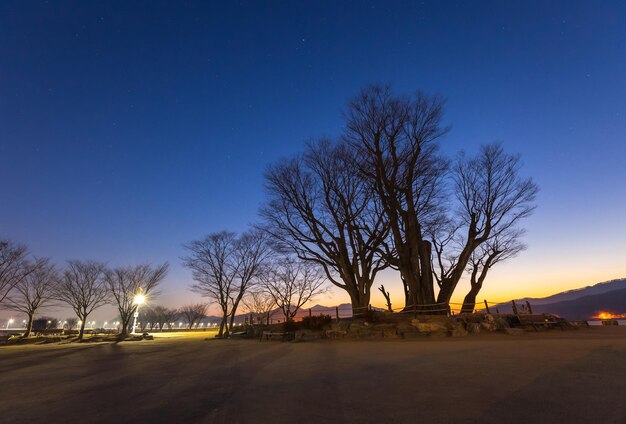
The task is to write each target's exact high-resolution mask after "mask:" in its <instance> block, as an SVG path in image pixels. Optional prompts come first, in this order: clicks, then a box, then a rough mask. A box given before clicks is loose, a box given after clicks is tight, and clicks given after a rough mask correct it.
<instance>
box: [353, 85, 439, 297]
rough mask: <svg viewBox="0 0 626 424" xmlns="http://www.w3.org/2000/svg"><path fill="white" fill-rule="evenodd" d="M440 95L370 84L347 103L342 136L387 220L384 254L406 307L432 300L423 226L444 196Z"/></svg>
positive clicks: (427, 244)
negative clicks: (400, 286) (407, 93)
mask: <svg viewBox="0 0 626 424" xmlns="http://www.w3.org/2000/svg"><path fill="white" fill-rule="evenodd" d="M443 104H444V102H443V100H442V99H440V98H438V97H431V96H428V95H426V94H424V93H421V92H417V93H415V94H414V95H413V96H410V97H409V96H401V95H396V94H394V93H393V91H392V90H391V88H389V87H383V86H370V87H367V88H366V89H364V90H363V91H362V92H361V93H360V94H359V95H357V96H356V97H355V98H354V99H353V100H352V101H351V102H350V103H349V106H348V110H347V113H346V116H347V123H346V130H345V134H344V137H345V139H346V140H347V142H348V143H349V144H350V146H351V147H352V148H353V149H354V151H355V152H357V153H358V154H359V161H358V164H359V170H360V171H361V174H362V176H363V177H364V178H366V179H367V181H369V183H370V185H371V187H372V188H373V189H374V190H375V192H376V194H377V197H378V199H379V200H380V203H381V205H382V209H383V211H384V213H385V215H386V219H387V220H388V225H389V227H390V232H391V243H390V245H391V248H389V249H387V250H386V255H385V258H386V260H387V261H388V262H389V264H390V265H391V266H392V267H393V268H394V269H397V270H398V271H399V272H400V276H401V279H402V282H403V285H404V291H405V304H406V307H414V306H416V305H426V304H434V303H435V291H434V283H433V273H432V268H431V257H432V245H431V242H430V241H429V239H428V237H427V236H426V235H427V231H428V228H429V226H430V225H431V221H433V220H434V219H435V217H436V216H437V215H438V214H439V213H440V207H441V202H442V201H443V199H444V198H445V190H444V185H445V181H444V178H445V175H446V170H447V165H448V163H447V161H446V160H445V159H443V158H442V157H441V156H440V155H439V154H438V141H439V139H440V138H441V137H442V136H443V135H444V134H445V133H446V132H447V128H446V127H444V126H442V124H441V119H442V116H443Z"/></svg>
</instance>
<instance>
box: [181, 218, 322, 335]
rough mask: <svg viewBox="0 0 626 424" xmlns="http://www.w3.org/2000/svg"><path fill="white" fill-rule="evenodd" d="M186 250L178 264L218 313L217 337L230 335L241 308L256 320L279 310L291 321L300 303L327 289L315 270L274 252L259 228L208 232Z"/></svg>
mask: <svg viewBox="0 0 626 424" xmlns="http://www.w3.org/2000/svg"><path fill="white" fill-rule="evenodd" d="M185 248H186V250H187V252H188V255H187V256H185V257H184V258H183V263H184V264H185V266H187V267H188V268H189V269H190V270H191V271H192V274H193V278H194V280H195V284H193V285H192V286H191V290H192V291H194V292H196V293H199V294H200V295H202V296H204V297H206V298H209V299H210V300H211V301H212V302H214V303H215V304H216V305H217V306H218V307H219V310H220V312H221V316H222V319H221V321H220V327H219V332H218V337H227V336H228V334H229V333H230V332H232V329H233V325H234V320H235V316H236V314H237V311H238V310H241V309H240V307H241V306H242V305H243V306H244V307H245V309H246V310H247V311H248V312H251V313H252V314H253V315H254V316H256V317H257V318H259V317H261V316H265V315H266V314H267V313H268V312H270V311H271V310H273V309H274V308H279V309H280V310H281V311H282V312H283V314H284V316H285V319H286V320H291V319H293V317H294V316H295V315H296V313H297V312H298V310H299V309H300V308H301V307H302V305H304V304H305V303H306V302H308V301H309V300H311V299H312V298H313V297H315V296H317V295H319V294H321V293H323V292H325V291H326V289H327V287H326V286H325V282H326V277H325V275H324V274H323V272H322V270H321V268H320V267H318V266H317V265H316V264H314V263H311V262H307V261H302V260H299V259H298V258H296V257H294V256H293V255H289V254H286V253H283V252H280V251H278V250H277V249H276V248H275V246H274V245H273V243H272V239H271V238H270V237H268V235H267V233H266V232H264V231H263V230H260V229H254V230H251V231H248V232H246V233H243V234H241V235H237V234H235V233H232V232H227V231H222V232H219V233H212V234H209V235H208V236H206V237H205V238H204V239H201V240H195V241H192V242H190V243H188V244H187V245H185Z"/></svg>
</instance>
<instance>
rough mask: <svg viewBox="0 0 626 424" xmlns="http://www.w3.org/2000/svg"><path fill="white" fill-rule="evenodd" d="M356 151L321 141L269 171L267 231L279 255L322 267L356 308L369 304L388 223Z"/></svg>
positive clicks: (264, 213)
mask: <svg viewBox="0 0 626 424" xmlns="http://www.w3.org/2000/svg"><path fill="white" fill-rule="evenodd" d="M355 160H356V157H355V155H354V149H353V148H351V147H349V146H348V145H346V144H345V143H343V142H338V143H334V142H331V141H329V140H321V141H319V142H317V143H310V144H308V145H307V148H306V151H305V153H304V155H302V156H297V157H295V158H292V159H290V160H286V161H283V162H280V163H278V164H276V165H274V166H272V167H270V168H269V169H268V171H267V172H266V176H265V178H266V189H267V192H268V194H269V200H268V202H267V203H266V205H265V206H264V207H263V208H262V209H261V215H262V217H263V218H264V221H265V225H264V226H263V228H264V230H265V231H267V232H268V233H269V234H270V235H271V236H272V238H273V240H274V244H275V247H276V248H277V250H279V251H280V252H281V253H284V254H295V255H296V256H297V257H298V258H299V259H301V260H304V261H309V262H313V263H315V264H317V265H318V266H321V267H322V269H323V270H324V272H325V274H326V278H327V279H328V280H329V281H330V282H331V283H333V284H334V285H336V286H337V287H339V288H341V289H343V290H345V291H346V292H347V293H348V295H349V296H350V300H351V303H352V308H353V312H354V313H355V314H358V313H362V312H363V310H364V309H365V308H367V305H368V304H369V303H370V296H371V288H372V284H373V283H374V279H375V277H376V274H377V273H378V272H379V271H381V270H382V269H384V268H386V267H387V262H386V261H384V260H383V258H382V257H381V255H380V253H381V251H382V250H383V249H382V248H381V245H382V244H383V242H384V241H385V239H386V237H387V234H388V226H387V221H386V219H385V217H384V216H383V214H382V211H381V208H380V204H379V202H378V201H377V198H376V196H375V192H374V190H373V189H372V187H371V185H370V184H368V182H367V181H366V180H364V179H363V178H362V176H361V175H360V174H359V171H358V166H357V163H356V162H355Z"/></svg>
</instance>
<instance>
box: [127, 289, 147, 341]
mask: <svg viewBox="0 0 626 424" xmlns="http://www.w3.org/2000/svg"><path fill="white" fill-rule="evenodd" d="M145 301H146V297H145V296H144V295H143V294H142V293H141V289H139V293H137V294H136V295H135V299H134V300H133V304H135V305H137V308H136V309H135V314H134V318H135V319H134V320H133V331H131V333H130V334H136V333H135V327H137V317H138V316H139V306H140V305H142V304H143V303H145Z"/></svg>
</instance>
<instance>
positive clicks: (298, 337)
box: [295, 330, 322, 342]
mask: <svg viewBox="0 0 626 424" xmlns="http://www.w3.org/2000/svg"><path fill="white" fill-rule="evenodd" d="M321 338H322V332H321V331H311V330H298V331H296V333H295V341H297V342H306V341H311V340H319V339H321Z"/></svg>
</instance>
